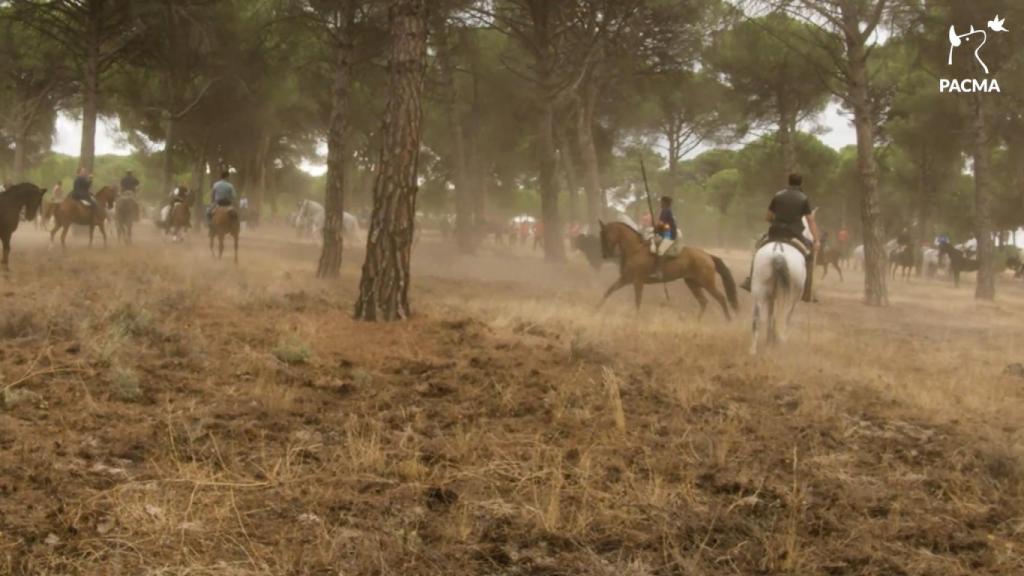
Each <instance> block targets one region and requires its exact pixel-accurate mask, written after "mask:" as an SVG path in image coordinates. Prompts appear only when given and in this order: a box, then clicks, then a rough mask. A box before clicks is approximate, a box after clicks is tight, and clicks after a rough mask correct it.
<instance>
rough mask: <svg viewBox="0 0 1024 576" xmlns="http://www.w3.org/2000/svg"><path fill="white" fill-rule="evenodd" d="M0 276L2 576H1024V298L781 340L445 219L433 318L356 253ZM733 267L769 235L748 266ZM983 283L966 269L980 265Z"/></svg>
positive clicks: (815, 310)
mask: <svg viewBox="0 0 1024 576" xmlns="http://www.w3.org/2000/svg"><path fill="white" fill-rule="evenodd" d="M143 229H144V230H143V232H142V233H141V234H140V236H142V237H141V238H140V239H139V241H138V242H137V243H136V245H134V246H132V247H121V246H115V245H111V247H110V248H109V249H106V250H102V249H93V250H89V249H87V248H85V247H84V246H83V245H82V239H81V238H76V239H74V241H73V242H72V243H71V246H70V247H69V249H68V250H67V252H66V253H61V251H60V250H48V249H47V248H46V244H45V241H44V239H43V236H42V233H40V232H36V231H33V230H31V229H28V230H25V229H23V230H21V231H19V232H18V234H17V235H16V237H15V247H14V254H13V258H14V260H13V263H12V267H13V271H12V272H11V273H10V274H9V275H7V276H5V277H0V297H2V300H0V301H2V308H0V386H2V396H0V399H2V409H0V574H17V575H21V574H26V575H27V574H31V575H50V574H52V575H56V574H75V575H78V574H126V575H135V574H147V575H251V574H289V575H292V574H294V575H305V574H317V575H328V574H331V575H335V574H338V575H340V574H344V575H350V574H380V575H385V574H395V575H416V574H466V575H470V574H489V575H508V576H512V575H528V574H530V575H532V574H538V575H539V574H545V575H554V574H566V575H575V574H599V575H631V576H646V575H662V574H665V575H667V574H686V575H704V574H716V575H717V574H800V575H808V574H830V575H869V574H871V575H894V574H908V575H910V574H912V575H956V574H964V575H967V574H971V575H977V574H1000V575H1013V574H1024V432H1022V430H1021V425H1022V417H1024V378H1022V377H1020V376H1018V375H1014V374H1012V373H1007V372H1006V367H1007V365H1009V364H1012V363H1016V362H1024V347H1022V344H1024V330H1021V326H1022V320H1024V287H1022V286H1021V285H1020V284H1015V283H1013V282H1012V281H1010V280H1009V279H1005V280H1003V281H1002V283H1001V286H1000V290H1001V296H1000V300H999V302H998V303H997V304H994V305H979V304H976V303H975V302H974V301H973V299H972V290H971V289H970V288H968V287H966V286H965V287H963V288H961V289H959V290H954V289H953V288H952V286H951V284H949V283H946V282H937V281H925V280H918V279H915V280H914V281H912V282H911V283H909V284H906V283H903V282H902V281H897V282H895V283H894V284H893V288H892V291H893V306H892V307H891V308H888V309H885V310H875V309H869V308H865V307H864V306H862V305H861V304H859V302H858V298H859V290H860V288H861V278H860V277H859V276H857V275H856V274H855V273H850V274H849V276H848V278H847V280H846V282H845V283H842V284H840V283H839V282H838V279H835V278H831V277H830V278H829V280H828V281H827V282H826V283H825V284H824V285H823V287H822V290H821V296H822V300H823V302H822V303H821V304H820V305H817V306H813V307H812V306H806V307H803V308H801V309H800V310H799V311H798V314H797V319H796V325H795V330H794V334H793V338H792V340H791V341H790V342H789V343H788V344H787V345H786V346H785V348H783V349H782V350H780V351H778V352H777V353H775V354H774V355H772V356H770V357H762V358H756V359H752V358H749V357H747V355H746V353H745V351H746V348H747V344H748V338H749V310H747V309H746V306H747V302H746V301H745V300H744V302H743V305H744V311H743V313H742V314H741V319H740V320H739V321H738V322H734V323H732V324H728V323H726V322H725V321H724V320H723V319H722V318H721V315H720V312H719V311H718V310H713V309H709V311H708V314H707V316H706V317H705V319H704V321H703V322H702V323H697V322H696V321H695V318H694V316H695V312H696V306H695V304H694V303H693V302H692V299H691V298H690V296H689V295H688V294H686V291H685V289H684V288H683V287H682V286H679V287H675V288H674V289H673V290H672V301H671V305H665V304H664V299H665V298H664V296H663V295H662V293H661V291H660V289H655V290H649V291H648V293H647V298H646V306H645V311H644V312H643V313H642V314H641V315H640V316H639V317H637V316H636V315H635V314H634V313H633V311H632V296H631V295H630V294H628V293H626V292H625V291H624V292H623V293H622V294H620V295H618V296H617V297H616V298H615V299H614V301H613V302H612V303H611V304H610V305H609V306H608V307H607V309H606V310H605V311H604V313H603V314H602V315H597V314H595V313H594V305H595V304H596V303H597V301H598V299H599V297H600V294H601V293H602V292H603V290H604V288H605V287H606V285H607V284H609V283H610V282H611V280H612V278H613V266H611V265H609V266H608V267H607V268H606V269H605V270H604V271H603V273H602V275H601V276H600V278H597V277H595V275H594V274H593V273H592V272H591V271H590V270H589V269H588V268H587V267H586V266H585V265H584V264H583V263H582V261H581V260H574V261H573V263H572V264H571V265H570V266H568V267H560V268H554V267H551V266H549V265H546V264H544V263H543V262H542V261H541V260H540V259H539V257H538V256H537V255H535V254H534V253H532V252H530V251H528V250H526V249H518V248H517V249H507V248H506V249H494V248H490V249H488V250H486V251H485V252H484V253H482V254H481V255H480V256H478V257H475V258H466V259H458V258H452V257H450V256H448V255H447V249H446V248H445V247H443V246H442V245H441V244H440V243H439V242H437V241H436V240H432V239H430V238H429V237H427V238H425V239H424V241H423V242H422V244H421V245H420V246H419V247H418V253H417V256H416V271H415V279H416V285H415V287H414V301H413V302H414V308H415V310H416V311H417V316H416V318H415V319H414V320H412V321H410V322H408V323H402V324H393V325H368V324H362V323H356V322H354V321H352V320H351V318H350V314H351V309H352V304H353V301H354V296H355V290H356V285H357V279H358V271H359V265H360V264H361V261H362V260H361V256H362V254H361V251H360V250H358V249H356V250H351V251H349V253H348V254H347V256H346V264H345V267H344V268H345V270H344V276H343V278H342V279H341V280H339V281H335V282H320V281H317V280H315V279H313V278H312V271H313V267H314V263H315V258H316V255H317V254H318V248H317V247H316V246H315V245H313V244H311V243H309V242H303V241H297V240H295V239H294V238H292V237H291V236H290V235H289V234H288V233H286V232H284V231H274V230H261V231H259V232H258V233H254V232H249V231H245V232H243V240H242V253H241V265H240V266H239V267H237V268H236V267H234V266H233V265H232V264H231V263H230V261H229V260H225V261H223V262H216V261H213V260H211V259H210V258H209V256H208V254H207V253H206V252H205V241H204V239H203V238H201V237H199V236H196V237H193V238H192V239H191V240H190V242H189V243H188V244H186V245H178V244H174V245H172V244H166V243H163V242H161V241H160V240H159V239H158V238H157V237H156V236H155V235H154V234H152V232H151V231H149V229H148V226H146V225H143ZM726 256H727V257H728V259H729V262H730V264H731V265H732V268H733V271H734V273H735V274H736V276H737V277H742V276H743V273H744V272H745V263H744V260H743V259H744V258H745V255H744V254H739V253H735V254H726ZM965 284H967V285H969V284H970V281H969V280H968V282H966V283H965Z"/></svg>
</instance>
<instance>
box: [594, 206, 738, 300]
mask: <svg viewBox="0 0 1024 576" xmlns="http://www.w3.org/2000/svg"><path fill="white" fill-rule="evenodd" d="M616 250H618V253H619V254H620V260H619V279H618V280H616V281H615V283H614V284H612V285H611V287H609V288H608V291H607V292H605V294H604V298H603V299H602V300H601V305H603V304H604V302H605V301H606V300H607V299H608V297H609V296H611V295H612V294H613V293H614V292H616V291H617V290H619V289H621V288H624V287H625V286H628V285H630V284H632V285H633V292H634V294H635V295H636V309H637V312H639V311H640V303H641V301H642V300H643V294H644V285H645V284H662V283H668V282H672V281H674V280H680V279H681V280H682V281H683V282H685V283H686V287H687V288H689V289H690V292H692V293H693V296H694V298H696V299H697V302H698V303H699V304H700V314H699V316H698V318H700V317H703V316H704V311H705V309H707V305H708V299H707V297H706V296H704V291H705V290H706V291H708V292H709V293H710V294H711V296H712V297H713V298H714V299H715V300H716V301H718V303H719V304H720V305H721V306H722V311H723V312H725V318H726V319H727V320H731V319H732V314H730V312H729V308H730V306H731V307H732V309H733V310H734V311H735V310H738V309H739V300H738V298H737V295H736V282H735V281H734V280H733V277H732V272H730V271H729V268H728V267H727V266H726V265H725V263H724V262H722V259H721V258H718V257H717V256H712V255H711V254H708V253H707V252H705V251H703V250H700V249H698V248H691V247H689V246H687V247H685V248H683V249H682V250H681V251H680V253H679V255H678V256H675V257H671V258H666V259H665V261H664V263H663V264H662V277H661V278H653V277H652V274H653V273H654V267H655V264H656V260H655V256H654V254H651V250H650V244H649V243H648V242H647V241H646V240H645V239H644V238H643V236H641V235H640V233H639V232H637V231H636V230H635V229H633V227H631V226H629V225H628V224H624V223H622V222H609V223H607V224H605V223H604V222H601V251H602V253H603V254H604V257H605V258H612V257H613V256H614V254H615V253H616ZM716 273H717V274H718V275H719V276H721V277H722V285H723V286H724V288H725V294H726V295H727V296H728V301H727V300H726V295H723V294H722V292H721V291H720V290H719V289H718V287H717V286H716V285H715V274H716ZM598 307H600V305H599V306H598Z"/></svg>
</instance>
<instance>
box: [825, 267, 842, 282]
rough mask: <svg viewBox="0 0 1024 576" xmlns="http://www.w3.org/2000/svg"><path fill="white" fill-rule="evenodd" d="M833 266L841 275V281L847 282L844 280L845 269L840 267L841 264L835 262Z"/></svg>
mask: <svg viewBox="0 0 1024 576" xmlns="http://www.w3.org/2000/svg"><path fill="white" fill-rule="evenodd" d="M832 265H833V266H835V267H836V272H838V273H839V281H840V282H845V280H843V269H842V268H840V267H839V263H838V262H833V263H832ZM826 270H827V269H826Z"/></svg>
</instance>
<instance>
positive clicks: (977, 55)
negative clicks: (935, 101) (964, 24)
mask: <svg viewBox="0 0 1024 576" xmlns="http://www.w3.org/2000/svg"><path fill="white" fill-rule="evenodd" d="M1005 22H1006V19H1005V18H1000V17H999V15H998V14H996V15H995V17H993V18H992V19H991V20H989V21H988V24H987V25H988V29H989V30H991V31H993V32H1009V30H1007V29H1006V28H1005V27H1004V26H1003V24H1004V23H1005ZM986 43H988V32H986V31H985V30H984V29H982V30H976V29H975V28H974V25H973V24H972V25H971V29H970V30H968V31H967V32H964V33H963V34H957V32H956V26H950V27H949V58H948V59H947V61H946V64H947V65H948V66H952V65H953V53H954V52H955V51H956V49H957V48H960V47H961V46H965V47H970V46H971V45H974V59H975V60H977V61H978V64H979V65H980V66H981V69H982V70H984V71H985V74H986V75H987V74H988V73H989V70H988V65H987V64H985V60H984V59H982V57H981V49H982V48H984V47H985V44H986ZM999 91H1000V90H999V81H998V80H996V79H995V78H985V79H982V80H978V79H977V78H963V79H959V80H957V79H952V80H951V79H948V78H940V79H939V92H999Z"/></svg>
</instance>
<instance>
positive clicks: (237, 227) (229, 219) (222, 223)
mask: <svg viewBox="0 0 1024 576" xmlns="http://www.w3.org/2000/svg"><path fill="white" fill-rule="evenodd" d="M241 228H242V224H241V219H240V218H239V216H238V210H236V209H235V208H234V207H233V206H216V207H214V209H213V213H212V214H211V215H210V254H213V255H214V256H216V257H217V258H223V257H224V237H225V236H227V235H228V234H230V235H231V236H232V237H233V238H234V239H235V264H238V234H239V233H240V232H241ZM215 237H216V238H217V240H218V241H219V242H220V250H219V252H214V250H213V239H214V238H215Z"/></svg>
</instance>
